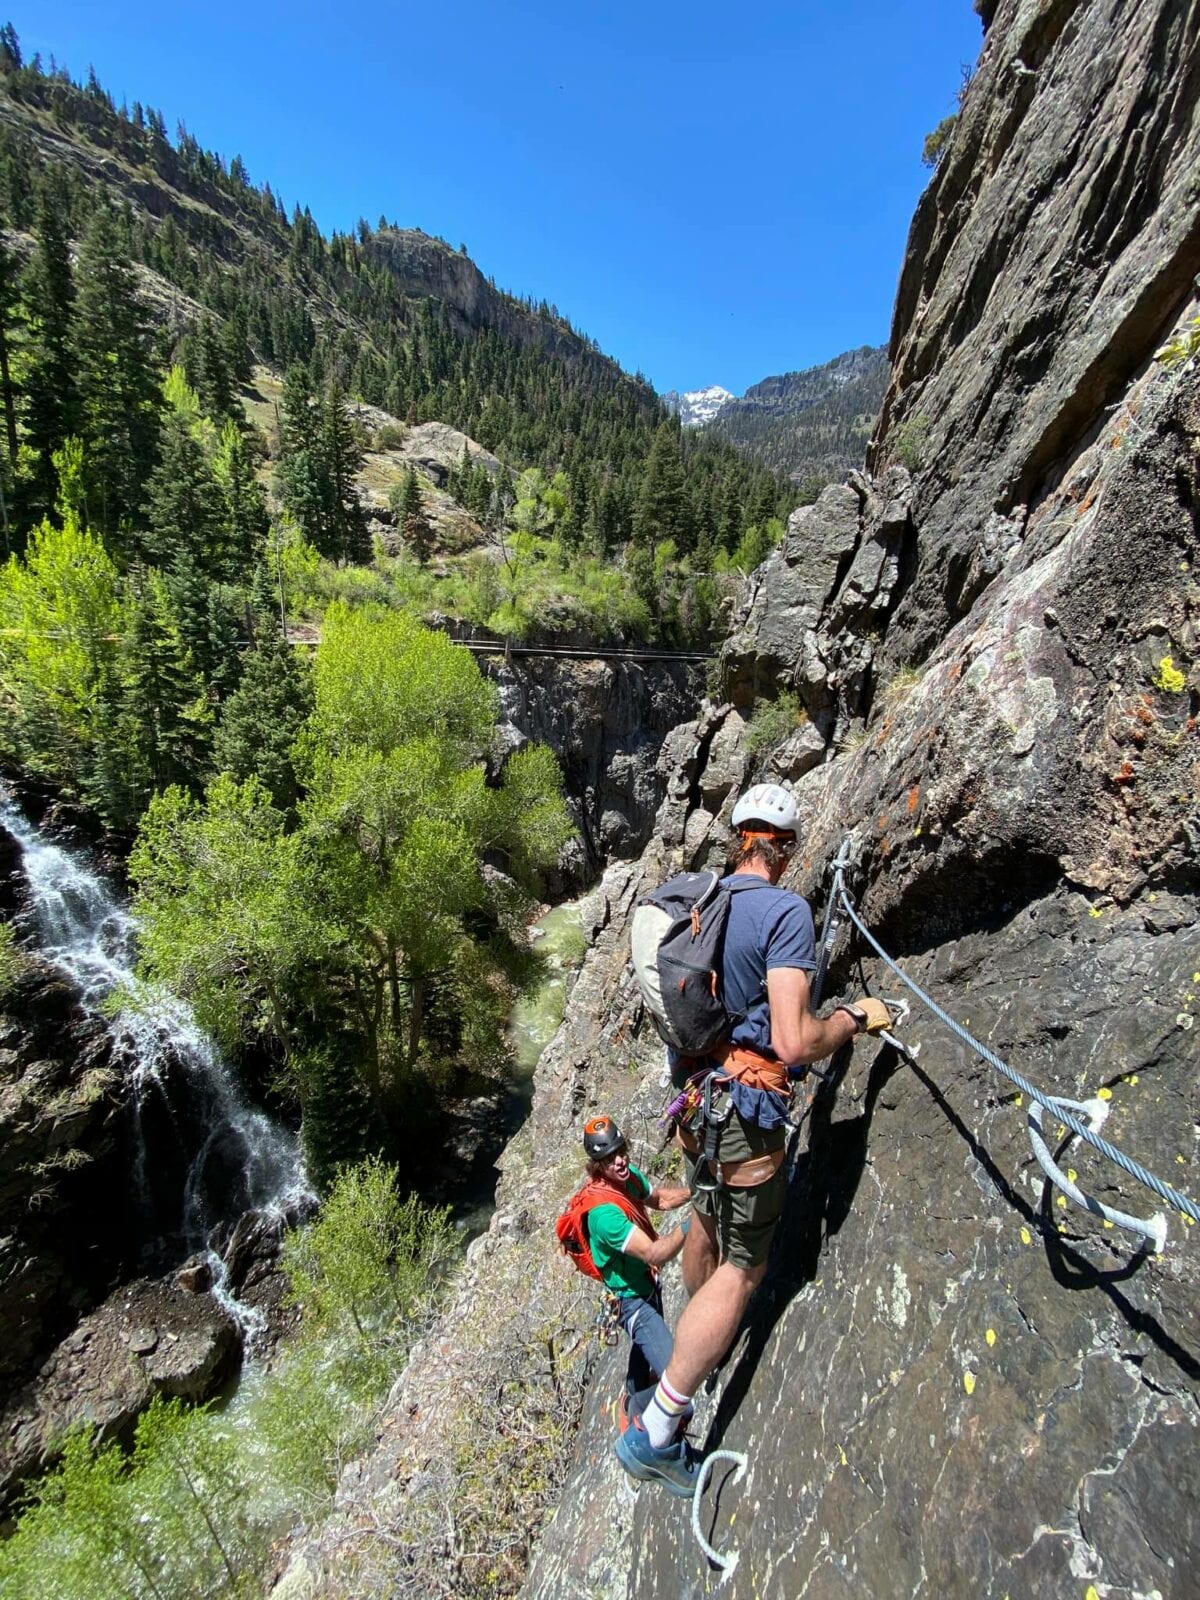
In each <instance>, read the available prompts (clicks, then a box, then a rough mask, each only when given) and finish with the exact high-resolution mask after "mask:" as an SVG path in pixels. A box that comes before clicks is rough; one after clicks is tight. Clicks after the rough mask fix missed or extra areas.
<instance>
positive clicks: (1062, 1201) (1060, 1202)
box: [1055, 1194, 1067, 1211]
mask: <svg viewBox="0 0 1200 1600" xmlns="http://www.w3.org/2000/svg"><path fill="white" fill-rule="evenodd" d="M1055 1204H1056V1205H1057V1206H1058V1207H1059V1209H1060V1210H1062V1211H1065V1210H1066V1209H1067V1197H1066V1195H1065V1194H1060V1195H1058V1196H1057V1198H1056V1200H1055Z"/></svg>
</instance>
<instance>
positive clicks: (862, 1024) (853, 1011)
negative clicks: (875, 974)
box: [838, 994, 892, 1033]
mask: <svg viewBox="0 0 1200 1600" xmlns="http://www.w3.org/2000/svg"><path fill="white" fill-rule="evenodd" d="M838 1010H839V1011H848V1012H849V1014H850V1015H851V1016H852V1017H853V1018H854V1020H855V1022H856V1023H857V1024H858V1031H859V1033H882V1032H883V1030H884V1029H885V1028H890V1027H891V1026H892V1013H891V1012H890V1011H889V1009H888V1007H887V1006H886V1005H885V1004H884V1002H883V1001H882V1000H876V999H875V997H874V996H873V995H869V994H868V995H864V996H863V998H862V999H861V1000H855V1001H854V1002H853V1004H851V1005H845V1006H839V1007H838Z"/></svg>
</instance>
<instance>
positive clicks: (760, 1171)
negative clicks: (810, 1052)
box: [679, 1044, 791, 1189]
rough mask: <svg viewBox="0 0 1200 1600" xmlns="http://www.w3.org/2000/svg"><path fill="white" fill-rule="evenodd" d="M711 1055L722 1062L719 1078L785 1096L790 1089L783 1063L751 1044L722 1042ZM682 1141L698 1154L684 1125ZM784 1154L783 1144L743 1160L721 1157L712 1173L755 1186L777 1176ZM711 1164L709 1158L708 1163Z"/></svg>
mask: <svg viewBox="0 0 1200 1600" xmlns="http://www.w3.org/2000/svg"><path fill="white" fill-rule="evenodd" d="M709 1058H710V1059H711V1060H713V1061H716V1062H718V1063H719V1065H718V1067H717V1069H716V1071H717V1073H718V1074H719V1076H720V1077H723V1078H733V1079H735V1080H736V1081H737V1082H738V1083H744V1084H745V1085H746V1087H747V1088H748V1089H765V1090H769V1091H771V1092H773V1093H775V1094H783V1095H786V1094H788V1093H789V1091H790V1088H791V1084H790V1082H789V1080H788V1075H787V1068H786V1067H785V1066H784V1064H783V1062H782V1061H777V1060H776V1059H775V1057H774V1056H765V1055H763V1054H761V1052H759V1051H758V1050H752V1049H750V1047H749V1046H748V1045H740V1044H720V1045H717V1046H715V1048H714V1049H712V1050H710V1051H709ZM679 1143H680V1144H681V1145H682V1146H683V1148H684V1149H685V1150H686V1151H688V1153H689V1154H690V1155H699V1153H700V1141H699V1140H698V1139H697V1138H696V1136H695V1134H693V1133H692V1132H691V1130H690V1129H687V1128H685V1127H683V1126H682V1125H681V1126H680V1128H679ZM785 1154H786V1151H785V1149H784V1147H783V1146H782V1145H781V1146H780V1148H779V1149H778V1150H768V1151H766V1152H765V1153H764V1154H763V1155H759V1156H747V1157H746V1158H745V1159H744V1160H742V1161H721V1160H718V1161H717V1162H716V1163H715V1165H716V1168H717V1170H716V1172H715V1173H714V1174H713V1176H714V1177H716V1178H718V1179H719V1180H720V1182H721V1183H722V1184H724V1185H725V1186H726V1187H727V1188H730V1189H752V1188H754V1186H755V1185H756V1184H760V1183H765V1182H766V1181H767V1179H768V1178H771V1177H774V1175H775V1174H776V1173H777V1172H778V1171H779V1169H780V1167H781V1166H782V1165H783V1162H784V1157H785ZM712 1165H713V1163H712V1162H711V1161H710V1162H709V1166H710V1167H711V1166H712Z"/></svg>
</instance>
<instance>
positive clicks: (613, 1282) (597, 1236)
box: [587, 1163, 654, 1300]
mask: <svg viewBox="0 0 1200 1600" xmlns="http://www.w3.org/2000/svg"><path fill="white" fill-rule="evenodd" d="M626 1188H627V1189H628V1191H629V1194H630V1197H631V1198H632V1199H634V1200H644V1199H645V1198H646V1196H647V1195H648V1194H649V1193H650V1185H649V1183H647V1181H646V1176H645V1174H644V1173H642V1172H639V1171H638V1169H637V1167H635V1166H633V1165H632V1163H631V1164H630V1168H629V1179H628V1182H627V1184H626ZM634 1226H635V1224H634V1223H632V1222H630V1220H629V1218H628V1217H627V1216H626V1215H625V1213H624V1212H623V1211H622V1210H621V1208H620V1206H618V1205H602V1206H593V1207H592V1209H591V1210H590V1211H589V1212H588V1216H587V1227H588V1239H589V1241H590V1242H591V1246H592V1260H593V1261H594V1262H595V1263H596V1270H597V1272H599V1274H600V1276H601V1277H602V1278H603V1279H604V1284H605V1287H606V1288H608V1289H611V1290H612V1292H613V1293H614V1294H615V1295H619V1296H620V1297H621V1299H626V1298H628V1296H629V1295H634V1294H638V1295H641V1296H642V1298H643V1299H645V1300H649V1299H650V1297H651V1296H652V1295H653V1293H654V1274H653V1273H652V1272H651V1271H650V1268H649V1267H648V1266H647V1265H646V1263H645V1262H644V1261H639V1260H638V1258H637V1257H636V1256H627V1255H626V1254H625V1241H626V1240H627V1239H628V1238H629V1235H630V1233H631V1232H632V1230H633V1228H634Z"/></svg>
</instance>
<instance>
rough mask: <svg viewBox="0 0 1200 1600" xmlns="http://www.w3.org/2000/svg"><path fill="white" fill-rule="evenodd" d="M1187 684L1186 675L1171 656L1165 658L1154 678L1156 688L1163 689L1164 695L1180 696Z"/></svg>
mask: <svg viewBox="0 0 1200 1600" xmlns="http://www.w3.org/2000/svg"><path fill="white" fill-rule="evenodd" d="M1186 683H1187V676H1186V674H1185V673H1182V672H1180V670H1179V668H1178V667H1177V666H1176V665H1175V662H1174V660H1173V659H1172V658H1171V657H1170V656H1164V657H1163V658H1162V660H1161V661H1160V662H1159V663H1158V672H1157V673H1156V674H1155V677H1154V687H1155V688H1156V689H1161V690H1162V691H1163V692H1164V694H1179V693H1180V692H1181V690H1182V689H1183V687H1184V685H1185V684H1186Z"/></svg>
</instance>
